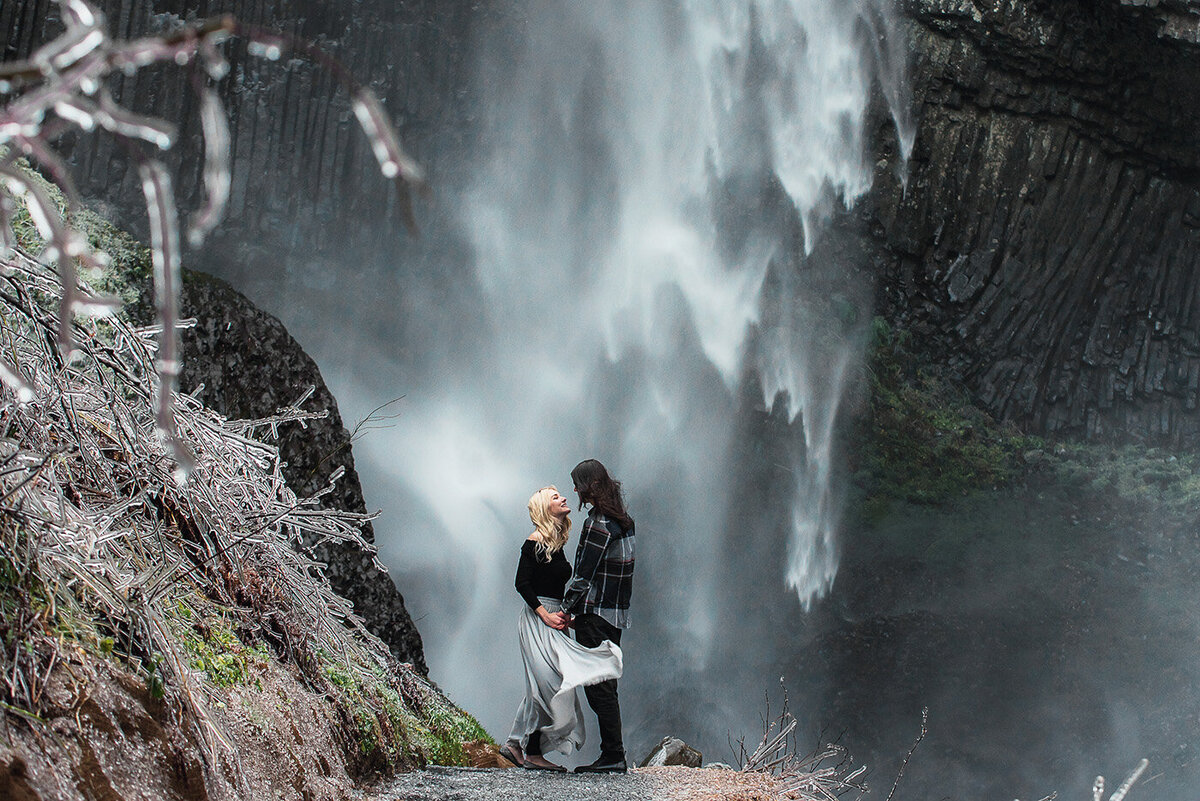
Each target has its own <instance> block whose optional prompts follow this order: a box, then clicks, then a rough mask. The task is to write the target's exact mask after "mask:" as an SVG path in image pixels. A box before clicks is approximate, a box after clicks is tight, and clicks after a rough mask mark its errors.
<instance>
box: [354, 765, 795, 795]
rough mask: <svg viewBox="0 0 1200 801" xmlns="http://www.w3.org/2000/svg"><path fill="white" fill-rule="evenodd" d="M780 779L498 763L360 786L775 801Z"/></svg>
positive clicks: (425, 791) (418, 791)
mask: <svg viewBox="0 0 1200 801" xmlns="http://www.w3.org/2000/svg"><path fill="white" fill-rule="evenodd" d="M782 797H786V796H783V795H781V790H780V787H779V785H778V784H777V783H776V782H775V780H774V779H772V778H771V777H769V776H765V775H763V774H761V773H741V772H739V771H733V770H727V769H720V768H685V767H660V768H638V769H634V770H632V771H630V772H629V773H627V774H623V775H620V774H617V775H614V774H608V775H588V774H583V775H576V774H573V773H545V772H541V771H527V770H514V769H509V770H503V769H499V768H487V769H480V768H429V769H427V770H421V771H414V772H412V773H406V774H404V775H403V776H401V777H400V778H399V779H397V780H395V781H393V782H390V783H388V784H386V785H382V786H380V787H377V788H375V789H374V790H372V791H369V792H364V793H363V794H362V795H361V801H385V800H386V801H492V799H497V798H504V799H509V800H510V801H540V800H541V799H546V800H547V801H550V799H554V801H557V800H558V799H572V800H573V801H649V800H650V799H653V800H654V801H718V800H720V801H774V799H777V798H782Z"/></svg>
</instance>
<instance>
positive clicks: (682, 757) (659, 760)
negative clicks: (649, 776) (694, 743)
mask: <svg viewBox="0 0 1200 801" xmlns="http://www.w3.org/2000/svg"><path fill="white" fill-rule="evenodd" d="M703 761H704V756H703V755H702V754H701V753H700V752H699V751H697V750H696V749H695V748H692V747H691V746H690V745H688V744H687V743H685V742H684V741H683V740H680V739H679V738H678V737H670V736H667V737H664V738H662V742H660V743H659V744H658V745H656V746H654V748H653V749H652V750H651V751H650V753H649V755H648V756H647V757H646V758H645V759H643V760H642V762H641V767H643V768H656V767H660V766H662V765H683V766H684V767H688V768H698V767H700V763H701V762H703Z"/></svg>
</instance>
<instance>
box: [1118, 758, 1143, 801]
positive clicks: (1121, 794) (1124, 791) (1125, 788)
mask: <svg viewBox="0 0 1200 801" xmlns="http://www.w3.org/2000/svg"><path fill="white" fill-rule="evenodd" d="M1149 766H1150V760H1148V759H1142V761H1141V762H1139V763H1138V764H1137V767H1136V768H1134V769H1133V772H1132V773H1130V774H1129V776H1128V777H1126V779H1125V781H1123V782H1121V786H1120V787H1118V788H1117V791H1116V792H1115V793H1113V794H1112V796H1111V797H1110V798H1109V801H1125V796H1126V795H1128V794H1129V788H1131V787H1133V784H1134V782H1136V781H1137V780H1138V779H1140V778H1141V777H1142V774H1143V773H1145V772H1146V768H1148V767H1149Z"/></svg>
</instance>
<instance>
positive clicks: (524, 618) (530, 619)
mask: <svg viewBox="0 0 1200 801" xmlns="http://www.w3.org/2000/svg"><path fill="white" fill-rule="evenodd" d="M570 514H571V507H570V506H569V505H568V504H567V499H566V498H564V497H563V496H562V495H560V494H559V492H558V489H557V488H555V487H552V486H551V487H543V488H542V489H540V490H538V491H537V492H535V493H533V497H531V498H530V499H529V519H530V520H532V521H533V526H534V530H533V533H532V534H530V535H529V537H528V538H527V539H526V540H525V542H524V543H523V544H522V545H521V558H520V561H519V562H518V563H517V579H516V582H515V584H516V588H517V592H518V593H520V595H521V597H522V598H523V599H524V600H525V606H524V607H523V608H522V610H521V617H520V619H519V620H518V622H517V638H518V640H519V641H520V644H521V659H522V661H523V662H524V663H525V698H524V699H523V700H522V701H521V705H520V706H519V707H518V708H517V716H516V719H515V720H514V721H513V727H512V731H511V732H510V733H509V735H508V739H507V740H506V741H505V743H504V747H503V748H501V749H500V753H502V754H503V755H504V756H505V757H507V758H508V759H510V760H512V761H513V762H514V763H515V764H517V765H522V766H523V767H525V768H527V769H529V770H554V771H563V770H566V768H564V767H562V766H561V765H556V764H554V763H553V762H550V761H549V760H547V759H546V758H545V757H544V756H543V754H544V753H546V752H548V751H558V752H560V753H563V754H569V753H571V752H572V751H574V750H576V749H577V748H579V747H580V746H581V745H583V738H584V733H583V708H582V706H581V705H580V703H579V695H578V693H576V692H575V689H576V688H577V687H586V686H590V685H592V684H597V683H599V682H602V681H608V680H610V679H616V678H619V677H620V675H621V649H620V647H618V646H617V645H615V644H614V643H612V642H611V641H608V640H605V641H604V642H601V643H600V644H599V645H597V646H596V647H595V648H585V647H583V646H582V645H580V644H579V643H577V642H575V640H573V639H571V638H570V637H569V636H568V635H567V634H566V629H567V627H568V626H569V625H570V624H571V617H570V615H567V614H566V613H564V612H563V611H562V599H563V590H564V589H565V588H566V585H567V581H568V580H569V579H570V578H571V565H570V563H568V562H567V557H566V556H565V555H564V554H563V546H564V545H565V544H566V542H567V535H568V534H569V533H570V531H571V517H570Z"/></svg>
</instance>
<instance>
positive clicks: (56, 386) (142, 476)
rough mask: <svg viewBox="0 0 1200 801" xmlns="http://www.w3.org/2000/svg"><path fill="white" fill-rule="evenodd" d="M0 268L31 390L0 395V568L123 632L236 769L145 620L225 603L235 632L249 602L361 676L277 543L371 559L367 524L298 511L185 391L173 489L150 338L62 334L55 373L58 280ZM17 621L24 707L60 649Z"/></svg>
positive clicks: (308, 568)
mask: <svg viewBox="0 0 1200 801" xmlns="http://www.w3.org/2000/svg"><path fill="white" fill-rule="evenodd" d="M5 266H6V267H7V268H8V269H9V272H10V274H9V275H7V276H5V277H0V286H3V289H0V343H3V345H2V347H3V351H4V355H5V357H7V358H10V359H12V362H13V364H12V365H11V366H12V367H14V368H15V369H16V370H17V371H19V372H20V373H21V374H22V375H23V376H25V377H26V378H27V379H28V382H29V384H31V385H34V386H36V387H37V388H38V391H37V394H36V395H35V396H34V397H32V398H30V399H29V400H28V402H27V403H24V404H18V403H16V402H15V401H16V398H15V395H14V392H13V390H12V389H11V388H10V387H8V386H7V385H3V386H0V558H3V559H5V560H7V561H8V562H9V563H10V564H11V565H14V566H16V568H17V569H18V570H19V571H20V573H21V575H37V577H38V578H39V580H40V581H41V582H42V584H43V585H44V586H45V587H47V588H52V589H51V592H52V594H53V599H52V601H51V602H52V603H54V604H60V605H61V604H66V605H69V606H71V605H73V606H76V607H80V609H81V611H80V612H79V614H80V619H94V620H98V621H108V622H109V625H111V626H112V627H113V629H114V630H117V631H121V632H125V634H123V635H122V636H124V637H126V638H127V640H128V641H127V642H126V643H124V644H123V645H122V649H123V650H125V651H127V652H128V653H130V654H144V655H145V658H147V659H148V658H149V655H151V654H160V655H161V664H160V665H159V666H158V667H157V668H156V670H157V671H158V672H159V674H161V675H162V676H163V677H164V679H165V680H166V681H167V682H168V685H169V690H170V692H172V693H173V694H174V696H175V697H176V698H177V699H179V701H180V703H181V704H182V705H183V708H184V709H185V710H186V711H187V712H188V715H189V718H188V719H189V720H190V721H191V722H192V724H193V725H194V727H195V729H196V731H197V733H198V735H199V737H200V742H201V743H202V744H203V747H204V749H205V757H206V761H207V763H208V764H210V765H217V764H219V763H220V760H221V759H225V760H228V762H229V763H232V764H236V760H235V759H234V756H235V755H233V754H232V752H230V751H229V741H228V739H227V738H226V737H224V735H223V734H222V732H221V730H220V728H219V727H218V726H217V724H216V723H215V722H214V720H213V718H212V717H211V715H210V714H209V711H208V710H209V708H210V703H209V700H208V692H209V690H208V689H206V685H204V684H203V683H202V682H201V680H200V677H199V676H198V674H197V673H196V672H195V671H193V670H192V669H190V668H189V667H188V665H187V661H188V659H187V654H186V653H184V652H182V651H181V650H180V649H181V648H182V647H183V646H182V645H181V640H180V638H179V637H178V636H177V635H175V634H173V633H172V632H171V630H170V627H171V623H170V621H168V620H167V619H166V618H165V617H164V616H163V614H162V611H161V610H164V609H176V608H180V606H181V605H183V606H187V607H189V608H191V607H192V606H194V605H195V604H197V603H210V602H212V603H216V602H218V601H219V600H220V599H225V601H224V602H225V607H224V609H225V610H226V611H225V612H223V614H243V615H249V616H251V617H250V618H247V619H246V620H244V621H242V622H243V624H244V625H246V626H252V625H253V618H252V616H253V615H254V614H257V612H255V611H254V610H255V609H256V608H257V607H256V606H255V604H258V605H260V606H261V605H266V607H267V608H269V609H270V610H275V611H272V612H270V614H278V615H280V616H281V618H279V619H286V620H288V621H291V622H290V623H288V625H294V626H295V630H296V631H303V632H305V636H306V637H307V639H306V640H305V641H304V642H300V641H297V642H295V643H291V644H289V646H288V647H289V648H293V647H295V648H303V649H308V650H307V651H306V653H314V652H316V651H317V650H319V651H321V652H324V653H328V654H336V655H345V656H346V659H347V661H348V663H353V664H355V665H370V664H375V663H377V662H378V660H379V658H381V657H380V656H379V654H375V653H374V652H372V651H371V650H370V648H372V647H373V648H375V649H376V650H379V651H380V652H381V653H386V648H384V646H383V645H382V644H381V643H378V641H377V640H371V639H370V638H369V637H368V636H367V635H364V634H363V630H362V624H361V621H360V620H358V619H357V618H356V617H355V616H354V613H353V610H352V609H351V607H350V605H349V603H348V602H347V601H345V600H344V599H341V598H339V597H337V596H335V595H334V594H333V592H332V590H331V589H330V588H329V585H328V583H326V582H325V581H324V579H323V577H322V571H323V569H324V568H323V566H322V565H320V564H317V563H316V562H314V561H313V560H312V559H311V558H310V557H308V556H306V555H305V554H304V553H302V552H300V551H298V550H296V549H295V548H294V547H293V543H299V542H300V541H302V540H303V541H305V542H308V543H310V544H311V543H314V542H315V543H319V542H323V541H342V542H351V543H355V544H357V545H359V546H360V547H362V548H364V550H365V551H366V552H367V553H371V554H373V552H374V549H373V548H370V547H369V546H368V545H367V544H366V543H365V541H364V540H363V538H362V533H361V528H362V526H363V525H364V524H365V523H366V521H367V520H369V519H370V518H371V517H372V516H370V515H361V514H353V513H346V512H341V511H338V510H331V509H319V508H312V507H310V506H308V505H306V500H305V499H300V498H297V497H296V495H295V494H294V493H293V492H292V491H291V490H290V489H289V488H288V486H287V485H286V484H285V482H284V480H283V477H282V472H281V470H280V466H279V455H278V452H277V450H276V449H274V448H272V447H271V446H270V445H267V444H265V443H261V442H257V441H254V440H252V439H249V438H248V437H246V436H245V435H244V434H242V433H239V432H238V430H237V428H238V427H237V426H236V425H233V424H230V423H229V422H228V421H226V420H225V419H224V418H222V417H220V416H219V415H217V414H215V413H214V412H212V411H210V410H208V409H206V408H205V407H203V406H202V405H201V404H200V403H198V402H197V401H196V400H195V399H194V398H192V397H190V396H187V395H179V396H177V399H176V405H175V409H174V422H175V425H176V434H177V436H178V438H179V439H180V440H181V441H182V442H183V443H184V444H185V445H186V446H187V447H188V448H189V449H190V450H192V451H193V452H194V453H195V459H196V463H195V467H194V470H193V473H192V478H191V480H190V481H189V482H188V483H187V484H186V485H183V486H181V485H179V484H177V483H176V481H175V480H174V477H173V472H174V471H173V468H174V460H173V459H172V458H171V457H170V453H169V449H168V448H167V446H166V443H164V442H163V441H162V440H161V439H160V438H159V437H157V436H155V431H156V429H157V428H158V410H157V407H156V400H157V398H158V393H157V391H156V386H155V385H156V375H157V371H156V368H155V359H156V355H158V354H156V353H155V349H154V348H153V347H152V345H151V343H150V342H149V341H147V339H146V338H145V337H144V336H141V335H139V333H138V332H137V331H136V330H135V329H133V328H132V327H131V326H130V325H129V323H128V322H126V321H125V320H123V319H122V318H120V317H114V318H109V319H103V320H94V321H83V322H77V323H75V324H74V328H75V330H74V336H75V338H76V342H77V348H78V351H79V356H78V358H77V359H75V360H74V361H72V362H67V363H62V362H61V360H58V359H57V358H56V355H57V345H56V344H55V342H54V340H53V337H52V334H53V332H54V331H55V330H56V328H57V324H58V321H57V316H56V311H55V310H56V308H57V306H58V300H59V299H60V298H61V295H62V294H63V289H62V286H61V284H60V283H59V280H58V278H57V276H56V275H55V274H54V273H53V272H52V271H51V270H49V269H48V268H47V267H46V266H45V265H42V264H40V263H39V262H37V261H35V260H33V259H32V258H28V257H26V256H25V255H22V254H21V253H20V252H18V253H16V254H14V255H13V256H12V258H11V259H10V261H9V262H8V263H7V264H6V265H5ZM79 291H80V293H81V294H83V295H85V297H86V295H87V293H88V290H87V289H86V288H80V289H79ZM48 335H51V336H48ZM282 416H286V415H281V417H282ZM333 480H336V476H335V478H334V479H333ZM184 578H186V579H187V580H181V579H184ZM205 599H212V600H205ZM84 606H86V609H83V607H84ZM237 610H241V611H237ZM20 615H21V612H20V609H19V608H18V609H17V610H15V611H14V610H13V609H12V608H11V607H9V606H7V605H6V606H4V607H3V608H0V625H3V626H6V627H7V628H6V629H5V630H7V631H15V632H20V634H21V636H19V637H17V638H16V639H14V640H12V642H13V643H16V645H15V646H13V647H10V646H9V644H6V643H9V641H8V640H5V642H4V643H0V700H3V701H4V702H5V703H8V701H9V700H11V701H12V702H13V704H14V705H16V706H18V707H22V708H30V709H35V708H36V703H37V699H39V698H41V697H42V693H43V691H44V688H45V687H46V682H47V681H48V676H49V674H50V672H51V671H52V670H53V669H54V666H55V664H56V663H57V660H58V658H59V656H58V654H59V648H60V647H61V643H59V642H58V640H57V638H56V637H55V636H53V634H52V633H47V632H46V630H45V628H44V627H43V626H41V624H40V623H38V621H37V620H34V619H32V618H22V617H20ZM273 619H275V618H273ZM370 643H374V645H370ZM364 669H365V668H364ZM354 670H360V668H354ZM156 675H157V674H156Z"/></svg>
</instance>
